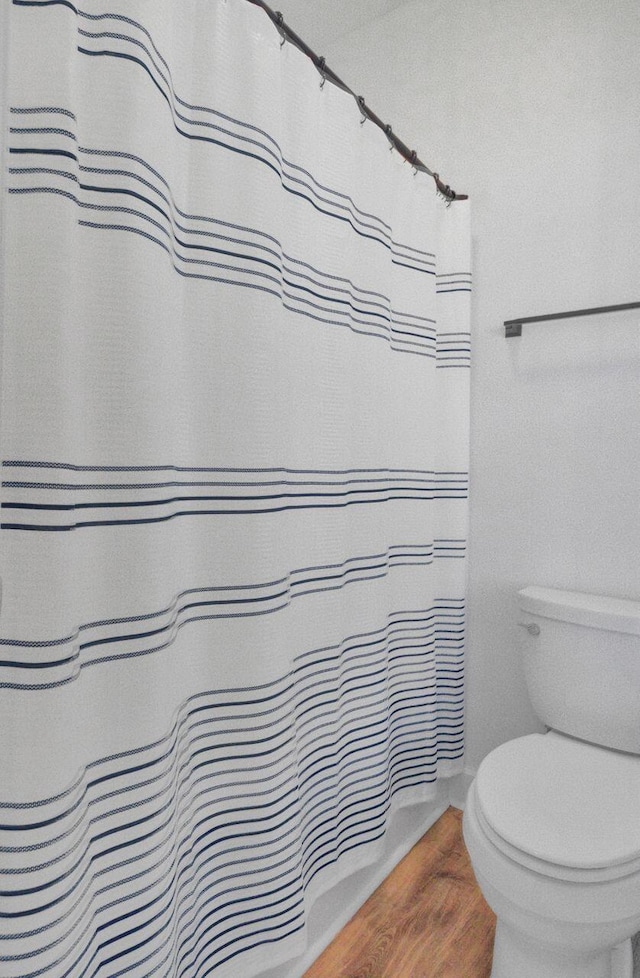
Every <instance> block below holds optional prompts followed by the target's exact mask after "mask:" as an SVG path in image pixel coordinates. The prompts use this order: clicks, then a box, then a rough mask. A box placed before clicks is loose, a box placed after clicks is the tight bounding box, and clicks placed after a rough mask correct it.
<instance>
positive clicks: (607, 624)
mask: <svg viewBox="0 0 640 978" xmlns="http://www.w3.org/2000/svg"><path fill="white" fill-rule="evenodd" d="M518 598H519V604H520V608H521V610H522V611H525V612H529V614H532V615H541V616H542V617H544V618H555V619H556V620H557V621H567V622H572V623H574V624H578V625H586V626H588V627H590V628H602V629H605V630H606V631H613V632H627V633H628V634H631V635H640V601H632V600H630V599H628V598H608V597H605V596H604V595H600V594H582V593H581V592H580V591H560V590H557V589H556V588H549V587H526V588H523V589H522V590H521V591H518Z"/></svg>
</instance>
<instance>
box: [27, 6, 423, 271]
mask: <svg viewBox="0 0 640 978" xmlns="http://www.w3.org/2000/svg"><path fill="white" fill-rule="evenodd" d="M17 5H18V6H43V4H39V3H18V4H17ZM55 5H60V6H63V7H67V8H68V9H70V10H72V11H73V12H74V13H75V14H76V15H77V16H79V17H84V18H87V19H91V15H89V14H87V13H86V12H85V11H83V10H80V9H79V8H77V7H75V6H73V5H72V4H71V3H68V2H67V0H54V2H53V3H52V4H47V6H55ZM100 16H101V17H103V18H111V17H113V19H117V20H125V21H126V22H127V23H128V24H130V25H135V27H136V28H139V29H140V30H142V31H143V32H144V33H145V35H146V36H147V37H148V38H151V35H150V33H149V32H148V31H147V30H146V29H145V28H143V27H142V25H141V24H138V23H137V22H135V21H133V20H131V19H130V18H120V17H117V15H111V14H103V15H100ZM94 19H95V15H94ZM81 33H82V34H83V35H84V36H85V37H87V38H88V39H89V40H90V39H91V38H92V35H91V32H89V31H82V32H81ZM103 33H104V32H103ZM114 37H115V35H114ZM99 39H100V36H99V35H97V36H96V40H99ZM117 39H118V40H120V41H122V42H124V43H127V42H128V43H130V44H133V45H134V46H135V47H137V48H138V49H139V50H141V51H142V52H144V54H146V56H147V59H148V61H147V60H145V59H144V58H141V57H138V56H137V55H133V54H129V53H125V52H123V51H115V50H111V49H107V48H102V49H99V50H91V49H89V48H86V47H82V46H81V45H78V48H77V50H78V52H79V53H81V54H84V55H86V56H89V57H110V58H114V59H119V60H124V61H128V62H129V63H132V64H136V65H138V66H139V67H140V68H142V69H143V71H144V72H145V73H146V74H147V76H148V77H149V78H150V80H151V81H152V83H153V84H154V86H155V88H156V89H157V91H158V92H159V93H160V95H161V96H162V97H163V99H164V100H165V101H166V103H167V105H168V106H169V109H170V110H171V115H172V119H173V124H174V128H175V129H176V131H177V132H178V134H179V135H181V136H183V137H184V138H187V139H190V140H196V141H199V142H206V143H209V144H212V145H215V146H218V147H221V148H224V149H227V150H229V151H231V152H234V153H238V154H240V155H243V156H245V157H246V158H252V159H255V160H256V161H258V162H260V163H262V164H263V165H266V166H267V167H268V168H269V169H270V170H272V171H273V172H274V173H275V174H276V175H277V176H278V178H279V180H280V182H281V185H282V188H283V190H284V191H285V192H287V193H291V194H294V195H295V196H297V197H298V198H301V199H304V200H306V201H307V202H308V203H310V204H311V205H312V206H313V207H314V209H315V210H316V211H318V212H319V213H322V214H324V215H325V216H328V217H330V218H333V219H337V220H340V221H343V222H345V223H347V224H348V225H349V226H350V227H351V228H352V229H353V230H354V231H355V232H356V233H357V234H359V235H360V236H361V237H364V238H367V239H369V240H373V241H375V242H377V243H379V244H382V245H384V246H385V247H387V248H391V249H392V250H393V249H394V248H397V249H402V251H403V252H405V253H406V258H409V256H410V255H412V256H413V258H414V261H417V260H420V261H422V262H424V261H426V260H427V259H423V258H419V256H421V255H423V254H426V253H424V252H421V251H420V250H419V249H417V248H415V247H409V246H405V245H402V244H399V243H395V242H394V241H393V240H392V239H391V238H390V236H389V234H388V231H387V228H388V225H384V224H383V223H382V222H380V221H379V219H378V218H376V217H374V216H373V215H370V214H366V212H364V211H361V210H359V209H358V208H357V207H355V205H354V204H353V201H352V200H351V198H349V197H348V196H347V195H345V194H340V193H336V192H335V191H333V190H329V188H326V187H323V185H322V184H320V183H319V182H318V181H317V180H316V179H315V178H314V177H312V175H311V174H310V173H309V172H308V171H306V170H304V169H303V168H302V167H299V166H297V165H295V164H292V163H291V162H290V161H289V160H287V159H286V158H285V157H284V156H283V154H282V152H281V149H280V147H279V146H278V144H277V143H276V141H275V140H274V139H273V138H272V137H268V136H267V134H266V133H264V132H263V131H261V130H258V129H257V128H256V127H248V126H247V125H246V124H245V123H243V122H242V121H240V120H238V119H233V118H231V117H229V116H225V115H224V114H223V113H220V112H217V111H216V110H214V109H211V108H208V107H203V106H196V105H191V104H190V103H188V102H186V101H185V100H184V99H181V98H180V97H179V96H178V95H177V93H176V92H175V89H174V86H173V82H172V80H171V76H170V72H169V71H168V70H166V69H165V70H164V71H163V70H161V69H160V68H159V67H158V65H157V64H156V63H155V62H154V60H153V56H152V55H151V52H150V51H149V50H148V48H147V47H146V46H145V45H144V44H143V43H142V42H140V41H138V40H137V39H135V38H133V37H131V36H129V35H126V34H123V33H119V34H118V35H117ZM153 47H154V50H155V51H156V52H157V50H158V49H157V47H156V46H155V44H154V45H153ZM162 61H163V63H164V65H165V66H166V64H167V62H166V61H165V60H164V59H162ZM177 105H180V106H181V107H183V108H187V109H189V110H190V111H192V112H193V111H201V112H206V113H208V114H210V115H215V116H217V117H219V118H220V119H221V120H222V119H224V120H225V121H227V122H230V123H232V124H234V125H236V126H238V127H239V129H245V130H247V131H248V130H249V129H251V130H252V131H253V132H254V133H256V134H259V135H261V136H262V137H263V138H267V140H268V143H269V144H270V145H268V144H267V142H261V141H260V140H259V139H254V138H253V137H250V136H248V135H243V133H242V132H232V131H230V130H226V129H224V127H223V126H221V125H219V124H215V123H213V122H207V121H205V120H202V119H194V118H189V117H188V116H185V115H184V114H182V113H181V112H180V111H179V110H178V108H177ZM176 120H180V122H182V123H186V124H190V125H197V126H200V127H205V128H209V129H212V130H216V131H217V132H219V133H220V134H221V136H222V135H227V136H228V137H229V138H233V139H236V140H239V141H240V142H242V143H244V144H246V145H251V146H254V147H255V150H256V151H255V152H254V151H253V150H249V149H242V148H240V147H238V146H234V145H232V144H231V143H229V142H225V141H224V140H223V139H222V138H215V137H213V136H205V135H201V134H195V133H190V132H187V131H186V130H184V129H181V128H180V126H179V125H178V122H177V121H176ZM271 146H273V147H274V148H273V149H272V148H271ZM260 152H262V153H264V154H266V155H265V156H262V155H260ZM295 172H298V173H300V174H303V175H304V176H305V177H307V178H308V182H306V180H304V179H303V178H302V177H299V176H294V173H295ZM287 181H289V182H287ZM291 184H298V185H299V186H300V187H302V188H304V189H295V187H294V186H292V185H291ZM320 190H322V191H323V192H328V193H330V194H331V197H324V196H323V195H322V193H321V192H320ZM309 195H311V196H309ZM332 198H333V199H332ZM341 199H342V200H346V201H347V202H348V206H347V204H342V203H341ZM319 202H321V203H324V204H327V205H331V206H333V207H334V208H336V210H338V211H343V212H344V213H336V211H331V210H327V209H326V208H325V207H322V206H321V203H319ZM371 221H373V222H374V223H370V222H371ZM363 228H368V229H369V230H370V231H371V232H372V233H368V232H367V231H364V230H363ZM374 232H375V233H374ZM381 234H382V235H384V236H383V237H381V236H380V235H381ZM407 267H410V268H412V269H413V270H418V266H417V265H415V264H414V265H411V264H409V263H408V262H407Z"/></svg>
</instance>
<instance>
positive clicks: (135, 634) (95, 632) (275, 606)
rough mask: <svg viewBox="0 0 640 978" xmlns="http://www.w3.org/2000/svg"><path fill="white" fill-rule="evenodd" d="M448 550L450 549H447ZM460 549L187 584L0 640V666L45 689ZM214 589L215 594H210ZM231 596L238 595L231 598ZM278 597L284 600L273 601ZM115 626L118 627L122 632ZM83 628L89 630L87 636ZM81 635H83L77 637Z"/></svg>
mask: <svg viewBox="0 0 640 978" xmlns="http://www.w3.org/2000/svg"><path fill="white" fill-rule="evenodd" d="M454 550H455V554H454V553H453V552H452V551H454ZM463 554H464V541H458V546H457V548H453V547H452V546H451V545H450V544H449V545H448V546H447V547H443V546H442V545H441V544H440V545H438V546H437V547H435V548H434V546H432V545H429V544H418V545H411V546H408V545H398V546H394V547H391V548H389V550H388V551H387V552H383V553H377V554H369V555H364V556H360V557H351V558H348V559H347V560H345V561H344V562H342V563H341V564H332V565H318V566H315V567H305V568H300V569H296V570H293V571H291V572H290V573H289V574H288V575H287V576H286V577H283V578H279V579H278V580H275V581H269V582H261V583H255V584H235V585H230V586H215V587H208V588H207V587H202V588H189V589H188V590H186V591H183V592H181V593H180V594H178V595H177V596H176V598H175V599H174V600H173V601H172V602H171V604H170V605H168V606H166V607H164V608H162V609H160V610H158V611H153V612H146V613H143V614H138V615H131V616H127V617H125V618H111V619H107V620H105V621H98V622H89V623H86V624H83V625H80V626H78V628H76V629H75V630H74V631H73V632H72V633H70V634H68V635H66V636H64V637H62V638H51V639H39V640H37V641H31V640H29V639H26V638H24V637H22V638H20V639H11V638H7V637H3V638H0V646H4V647H5V648H9V649H12V650H13V656H12V658H6V657H5V658H2V659H0V669H8V670H11V669H14V670H26V671H29V672H31V671H33V670H45V669H46V670H61V669H62V670H63V671H62V676H61V677H57V676H56V677H55V678H53V675H52V674H51V673H50V672H48V674H47V676H46V678H45V679H44V680H43V684H42V687H40V688H44V687H46V688H51V687H52V686H55V685H61V684H63V683H66V682H69V681H71V680H72V679H76V678H77V677H78V675H79V673H80V671H81V670H82V669H83V668H85V667H86V666H89V665H96V664H98V663H100V662H113V661H116V660H117V659H118V658H120V657H123V658H135V657H137V656H142V655H148V654H150V653H152V652H155V651H159V650H160V649H166V648H167V647H168V646H169V645H171V644H172V643H173V642H174V641H175V640H176V638H177V636H178V633H179V631H180V630H181V629H182V628H183V627H184V626H185V625H187V624H191V623H194V622H202V621H214V620H220V619H224V618H237V617H241V616H243V615H245V616H249V615H251V616H255V614H260V605H264V604H267V603H269V607H266V608H264V609H263V612H262V613H264V614H269V613H273V612H276V611H279V610H283V609H285V608H286V607H288V606H289V604H290V602H291V601H293V600H294V599H295V598H299V597H305V596H308V595H310V594H316V593H318V592H319V591H329V590H340V589H343V588H344V587H346V586H347V585H350V584H355V583H363V582H364V581H370V580H372V579H374V578H377V579H380V578H382V577H385V576H386V575H387V574H388V573H390V572H391V571H392V570H393V569H394V568H397V567H408V566H412V567H421V566H422V567H424V566H428V565H429V564H431V563H432V561H433V560H434V559H438V558H442V557H447V556H453V555H455V556H462V555H463ZM374 572H376V573H374ZM283 585H284V586H283ZM314 585H315V586H314ZM214 594H215V595H216V597H213V596H212V595H214ZM239 594H242V595H243V596H241V597H239V596H238V595H239ZM195 598H199V600H194V599H195ZM283 598H284V599H285V600H284V601H283V600H281V599H283ZM205 608H208V609H211V608H216V609H219V610H218V611H216V613H213V614H211V613H210V614H202V613H199V614H197V615H194V614H190V612H193V611H194V610H195V609H198V610H199V611H200V612H201V610H202V609H205ZM256 609H257V610H256ZM441 617H442V610H441V609H440V610H438V611H437V612H436V610H434V614H433V615H432V616H431V619H432V620H434V621H435V620H436V619H438V618H441ZM160 618H167V619H168V620H167V621H165V622H162V623H160V624H158V625H156V626H155V627H152V628H149V627H147V628H144V629H142V630H137V631H136V630H135V629H134V630H132V629H131V626H132V625H135V624H142V623H143V622H145V623H151V622H152V621H153V619H156V620H157V619H160ZM123 628H124V629H125V630H124V631H122V629H123ZM114 630H115V633H114ZM87 633H90V637H89V635H87ZM83 636H85V637H84V638H83ZM158 636H166V637H167V639H168V641H165V642H162V643H161V645H153V644H151V645H149V643H147V642H145V640H146V639H150V638H156V637H158ZM131 642H134V643H136V645H137V647H134V648H130V647H129V643H131ZM123 643H125V644H126V651H124V652H123V653H122V656H119V655H118V654H117V653H110V654H108V655H105V654H103V653H102V651H101V652H100V655H99V656H98V657H97V658H96V657H91V658H87V655H86V654H87V652H89V651H90V650H96V649H101V650H102V649H104V648H107V650H108V651H110V650H109V647H112V646H119V645H122V644H123ZM139 643H142V644H139ZM64 645H67V646H69V647H70V653H69V654H68V655H66V656H64V655H62V656H61V655H60V653H56V650H57V649H58V648H59V647H60V646H64ZM20 650H24V651H27V650H33V651H35V652H37V654H38V656H39V658H38V659H37V660H31V659H24V658H19V651H20ZM46 650H50V651H49V653H48V654H47V656H45V657H44V658H43V657H42V653H43V652H46ZM51 651H53V652H54V655H53V656H51V654H50V653H51ZM5 655H6V653H5ZM65 667H66V668H65ZM27 685H28V688H29V689H33V688H37V686H36V685H34V683H29V684H27ZM3 686H4V687H7V686H9V687H10V688H25V687H24V686H22V685H21V683H20V682H19V681H18V680H15V681H11V680H8V681H4V680H3V681H0V688H2V687H3Z"/></svg>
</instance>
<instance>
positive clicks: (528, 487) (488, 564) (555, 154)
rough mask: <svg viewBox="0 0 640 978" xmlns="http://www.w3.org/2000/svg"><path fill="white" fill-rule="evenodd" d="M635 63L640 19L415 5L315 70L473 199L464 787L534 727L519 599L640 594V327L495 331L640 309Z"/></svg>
mask: <svg viewBox="0 0 640 978" xmlns="http://www.w3.org/2000/svg"><path fill="white" fill-rule="evenodd" d="M309 2H310V0H289V2H288V3H285V7H284V13H285V17H287V18H289V19H290V20H291V22H292V23H293V24H294V25H295V28H296V30H298V32H299V33H301V34H302V36H304V37H305V39H307V40H308V41H309V43H310V44H311V46H312V47H313V44H314V38H313V36H307V35H305V33H304V19H305V8H307V5H308V3H309ZM345 2H346V0H345ZM316 6H317V4H316ZM639 49H640V4H638V3H637V0H612V2H610V3H603V2H602V0H537V2H536V3H525V2H524V0H448V2H446V3H445V2H443V0H413V2H408V3H405V4H404V5H402V6H400V7H398V8H396V9H395V10H393V11H392V12H391V13H389V14H388V15H387V16H385V17H383V18H379V19H376V20H374V21H373V22H371V23H370V24H369V25H368V26H367V27H365V28H364V29H360V30H358V31H356V32H352V33H350V34H349V35H347V36H345V37H343V38H342V39H340V40H338V41H335V42H333V43H332V44H331V45H329V47H328V49H327V48H325V50H323V51H322V52H319V53H323V54H325V55H326V56H327V61H328V63H329V64H330V65H331V66H332V67H333V68H334V70H335V71H336V72H337V73H338V74H339V75H340V76H341V77H343V78H344V79H345V81H347V82H348V83H349V84H350V85H351V87H352V88H353V89H354V90H355V91H356V92H358V93H362V94H364V95H365V97H366V98H367V101H368V103H369V105H370V106H371V107H372V108H373V109H374V111H376V112H377V113H378V114H379V115H380V116H381V117H382V118H383V119H384V120H385V121H389V122H391V123H392V125H393V128H394V130H395V131H396V132H397V133H398V134H399V136H400V137H401V138H402V139H404V141H405V142H407V143H408V144H410V145H411V146H412V147H413V146H415V147H416V149H417V150H418V153H419V155H420V156H421V158H422V159H424V160H425V162H426V163H428V164H429V165H430V166H432V167H433V168H434V169H437V170H438V171H439V172H440V174H441V175H442V176H443V178H444V179H445V181H446V182H448V183H450V184H451V186H453V187H454V188H455V189H456V190H458V191H460V192H467V193H469V194H470V196H471V198H472V226H473V229H474V277H475V296H474V325H473V330H474V332H473V337H474V367H473V370H472V460H471V477H472V503H471V540H470V554H471V581H470V624H469V656H468V698H467V745H468V746H467V763H468V766H469V767H470V768H471V769H474V768H475V767H477V765H478V763H479V762H480V760H481V759H482V757H483V756H484V755H485V754H486V753H487V752H488V751H489V750H491V749H492V748H493V747H494V746H496V745H497V744H499V743H501V742H502V741H504V740H507V739H509V738H511V737H514V736H518V735H520V734H523V733H526V732H529V731H531V730H533V729H536V723H535V720H534V718H533V716H532V713H531V710H530V707H529V703H528V699H527V695H526V691H525V688H524V684H523V678H522V671H521V667H520V663H519V661H518V657H517V654H516V648H517V631H518V630H517V628H516V626H515V619H516V607H515V599H514V596H515V592H516V590H517V588H518V587H521V586H524V585H525V584H529V583H536V584H546V585H555V586H561V587H566V588H576V589H583V590H592V591H594V592H598V593H603V594H614V595H616V594H617V595H621V596H628V597H631V596H635V597H640V563H639V561H640V557H639V555H640V313H636V314H629V313H627V314H625V315H619V314H614V315H612V316H608V317H604V316H603V317H598V318H595V319H576V320H571V321H568V322H566V323H554V324H544V325H542V324H541V325H536V326H531V327H528V328H527V327H525V330H524V335H523V337H522V338H521V339H519V340H518V339H516V340H505V339H504V330H503V327H502V322H503V320H505V319H511V318H514V317H516V316H518V315H521V316H531V315H536V314H544V313H547V312H555V311H559V310H564V309H576V308H584V307H588V306H600V305H608V304H613V303H621V302H630V301H640V59H639V58H638V50H639ZM381 138H384V137H383V136H382V134H381ZM418 179H425V180H426V179H427V178H426V177H425V178H422V177H420V178H418ZM453 206H455V204H454V205H453Z"/></svg>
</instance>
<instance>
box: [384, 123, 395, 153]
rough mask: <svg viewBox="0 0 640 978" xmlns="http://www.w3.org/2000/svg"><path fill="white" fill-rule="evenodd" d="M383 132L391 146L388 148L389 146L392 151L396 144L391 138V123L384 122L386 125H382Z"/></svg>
mask: <svg viewBox="0 0 640 978" xmlns="http://www.w3.org/2000/svg"><path fill="white" fill-rule="evenodd" d="M384 134H385V136H386V137H387V139H388V140H389V142H390V143H391V146H390V147H389V148H390V150H391V152H392V153H393V151H394V149H395V148H396V144H395V142H394V139H393V129H392V128H391V123H389V122H388V123H387V124H386V126H385V127H384Z"/></svg>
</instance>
